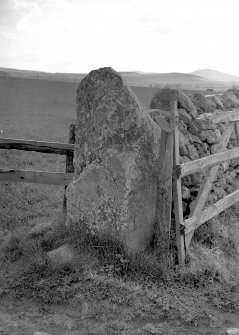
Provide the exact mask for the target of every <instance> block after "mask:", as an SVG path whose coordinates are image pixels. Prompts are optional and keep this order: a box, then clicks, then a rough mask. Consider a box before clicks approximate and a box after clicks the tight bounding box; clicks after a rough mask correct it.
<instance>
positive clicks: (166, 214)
mask: <svg viewBox="0 0 239 335" xmlns="http://www.w3.org/2000/svg"><path fill="white" fill-rule="evenodd" d="M168 102H169V101H167V103H168ZM170 106H171V104H170ZM170 108H171V107H170ZM172 125H173V118H172V117H171V118H170V128H171V129H172ZM159 164H160V181H159V186H158V199H157V200H158V203H157V226H156V230H155V234H156V243H157V249H158V251H159V253H160V255H161V258H162V261H163V262H165V264H166V265H169V263H168V262H169V248H170V229H171V211H172V171H173V131H172V130H171V131H170V132H166V131H164V130H163V129H161V140H160V155H159Z"/></svg>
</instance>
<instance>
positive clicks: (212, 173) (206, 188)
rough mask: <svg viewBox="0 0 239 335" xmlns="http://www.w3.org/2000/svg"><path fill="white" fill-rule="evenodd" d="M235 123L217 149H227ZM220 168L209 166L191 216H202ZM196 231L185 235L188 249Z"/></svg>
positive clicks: (227, 129) (228, 128)
mask: <svg viewBox="0 0 239 335" xmlns="http://www.w3.org/2000/svg"><path fill="white" fill-rule="evenodd" d="M233 127H234V124H233V123H229V124H228V126H227V128H226V129H225V131H224V133H223V135H222V139H221V142H220V143H218V144H217V145H216V150H222V151H223V150H225V149H226V147H227V144H228V142H229V140H230V137H231V134H232V131H233ZM218 169H219V165H216V166H213V167H212V168H209V169H208V171H207V172H206V175H205V178H204V180H203V182H202V184H201V187H200V189H199V192H198V195H197V198H196V200H195V202H194V205H193V208H192V210H191V213H190V218H191V217H193V216H195V217H198V218H199V217H200V215H201V212H202V210H203V207H204V205H205V203H206V201H207V197H208V194H209V192H210V190H211V188H212V185H213V182H214V180H215V177H216V175H217V172H218ZM193 233H194V231H191V232H190V233H189V234H186V237H185V245H186V249H188V247H189V245H190V242H191V239H192V237H193Z"/></svg>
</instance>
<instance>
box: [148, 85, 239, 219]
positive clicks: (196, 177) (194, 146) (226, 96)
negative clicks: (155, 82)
mask: <svg viewBox="0 0 239 335" xmlns="http://www.w3.org/2000/svg"><path fill="white" fill-rule="evenodd" d="M175 96H176V97H177V100H178V110H179V130H180V134H179V151H180V156H181V158H180V160H181V163H186V162H189V161H192V160H195V159H199V158H202V157H205V156H210V155H212V154H215V153H217V152H219V151H220V150H221V145H220V141H221V139H222V135H223V133H224V131H225V129H226V127H227V124H225V123H224V124H221V123H217V124H216V123H214V122H212V121H211V120H210V119H209V118H206V117H205V116H206V115H208V113H211V114H212V113H217V112H223V111H228V110H234V109H238V108H239V90H237V89H230V90H228V91H227V92H225V93H223V94H218V95H209V96H203V95H201V94H199V93H195V94H193V95H191V96H187V95H186V94H184V93H183V92H180V91H177V90H174V89H169V88H164V89H162V90H160V91H158V92H157V93H156V94H155V95H154V97H153V98H152V101H151V104H150V108H151V109H157V108H158V109H161V110H165V109H166V110H167V103H166V102H165V101H166V100H167V99H170V98H172V97H175ZM159 113H161V112H159ZM162 113H163V112H162ZM154 115H155V111H154ZM154 115H153V116H154ZM236 145H237V143H236V137H235V132H234V131H233V133H232V136H231V138H230V141H229V143H228V146H227V148H228V149H231V148H233V147H234V146H236ZM203 178H204V174H203V173H195V174H193V175H189V176H186V177H184V178H183V179H182V196H183V209H184V215H185V216H187V215H188V214H189V213H190V210H191V208H192V205H193V201H194V200H195V198H196V196H197V193H198V190H199V187H200V184H201V182H202V180H203ZM238 187H239V159H235V160H232V161H230V162H227V163H224V164H222V165H220V168H219V170H218V173H217V177H216V179H215V182H214V183H213V187H212V191H211V192H210V194H209V196H208V199H207V204H212V203H215V202H216V201H218V200H220V199H221V198H223V197H224V196H226V195H227V194H229V193H231V192H233V191H234V190H235V189H237V188H238Z"/></svg>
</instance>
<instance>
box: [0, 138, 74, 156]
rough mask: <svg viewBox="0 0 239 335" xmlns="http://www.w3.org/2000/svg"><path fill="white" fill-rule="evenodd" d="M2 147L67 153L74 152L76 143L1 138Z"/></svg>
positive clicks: (0, 146)
mask: <svg viewBox="0 0 239 335" xmlns="http://www.w3.org/2000/svg"><path fill="white" fill-rule="evenodd" d="M0 149H17V150H25V151H37V152H42V153H48V154H58V155H66V154H67V152H69V151H70V152H74V145H72V144H68V143H58V142H43V141H32V140H24V139H13V138H0Z"/></svg>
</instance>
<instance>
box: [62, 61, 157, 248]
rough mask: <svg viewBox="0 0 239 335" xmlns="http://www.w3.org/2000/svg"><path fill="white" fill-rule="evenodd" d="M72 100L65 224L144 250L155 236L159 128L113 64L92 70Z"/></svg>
mask: <svg viewBox="0 0 239 335" xmlns="http://www.w3.org/2000/svg"><path fill="white" fill-rule="evenodd" d="M76 101H77V125H76V133H75V139H76V142H75V154H74V167H75V178H74V180H73V181H72V182H71V183H70V184H69V185H68V188H67V221H66V224H67V225H68V226H69V228H70V227H75V226H79V228H82V229H83V230H84V228H86V229H87V230H88V231H89V232H90V233H91V234H96V235H97V236H99V237H107V238H108V239H113V240H116V241H118V242H119V243H121V244H122V245H123V246H124V248H125V249H126V250H127V251H128V252H130V253H137V252H139V251H143V250H144V249H145V248H146V247H147V246H148V245H149V243H150V241H151V240H152V237H153V235H154V224H155V215H156V204H157V186H158V182H159V175H160V165H159V163H160V162H159V151H160V128H159V127H158V126H157V124H156V123H155V122H154V121H153V119H152V118H151V117H150V115H149V113H148V112H146V111H145V110H144V109H143V107H142V105H141V103H140V102H139V100H138V99H137V97H136V96H135V94H134V93H133V92H132V90H131V89H130V88H128V87H126V86H125V85H124V84H123V81H122V78H121V77H120V75H119V74H118V73H117V72H115V71H114V70H112V69H111V68H101V69H99V70H96V71H92V72H90V74H89V75H88V76H86V77H85V78H84V79H83V80H82V81H81V83H80V85H79V88H78V90H77V99H76Z"/></svg>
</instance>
